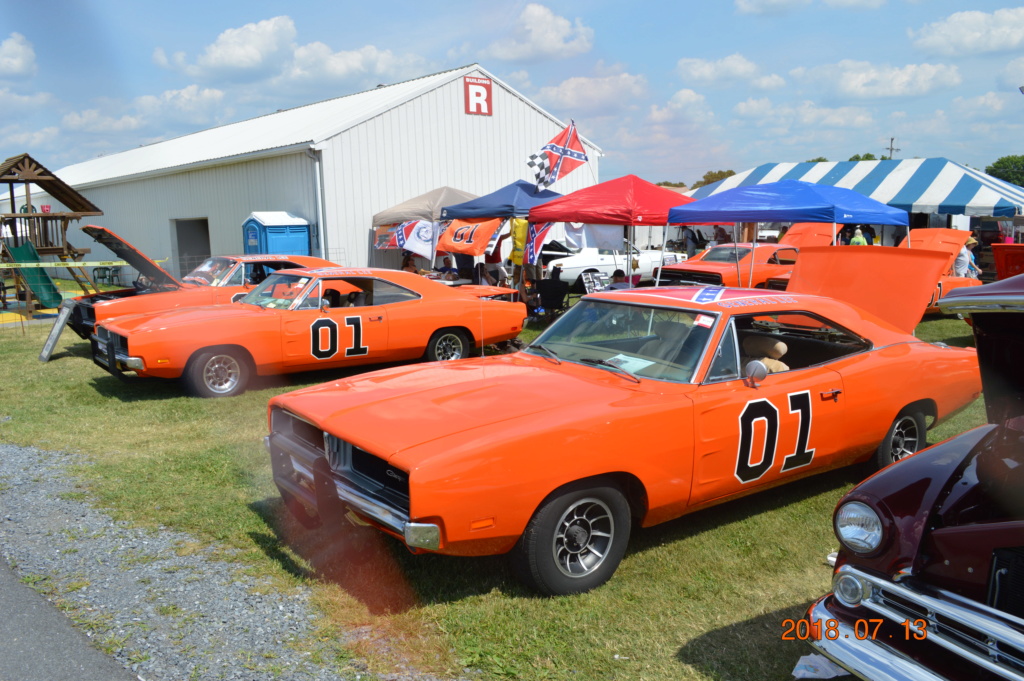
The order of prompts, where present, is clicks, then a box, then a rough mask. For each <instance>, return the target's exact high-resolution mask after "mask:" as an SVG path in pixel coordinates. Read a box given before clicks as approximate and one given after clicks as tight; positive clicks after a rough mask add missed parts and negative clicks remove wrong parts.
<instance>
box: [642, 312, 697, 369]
mask: <svg viewBox="0 0 1024 681" xmlns="http://www.w3.org/2000/svg"><path fill="white" fill-rule="evenodd" d="M652 331H654V333H655V334H657V336H658V337H657V338H653V339H651V340H649V341H647V342H646V343H644V344H643V345H642V346H641V347H640V354H641V355H647V356H648V357H657V358H658V359H666V360H667V359H669V358H670V357H672V356H674V355H675V353H676V352H678V351H679V348H680V346H682V344H683V341H684V340H686V336H687V335H689V333H690V328H689V327H688V326H686V324H682V323H680V322H672V321H667V320H666V321H660V322H655V323H654V327H653V328H652Z"/></svg>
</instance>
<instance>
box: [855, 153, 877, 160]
mask: <svg viewBox="0 0 1024 681" xmlns="http://www.w3.org/2000/svg"><path fill="white" fill-rule="evenodd" d="M850 160H851V161H877V160H878V159H877V158H876V157H875V155H874V154H854V155H853V156H851V157H850Z"/></svg>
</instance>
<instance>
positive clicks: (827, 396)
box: [821, 390, 843, 402]
mask: <svg viewBox="0 0 1024 681" xmlns="http://www.w3.org/2000/svg"><path fill="white" fill-rule="evenodd" d="M842 392H843V391H842V390H826V391H825V392H823V393H821V399H823V400H832V401H833V402H838V401H839V395H840V394H841V393H842Z"/></svg>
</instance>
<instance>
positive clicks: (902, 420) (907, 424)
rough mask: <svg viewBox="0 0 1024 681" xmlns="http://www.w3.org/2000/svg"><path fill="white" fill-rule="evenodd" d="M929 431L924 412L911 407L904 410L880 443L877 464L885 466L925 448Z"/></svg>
mask: <svg viewBox="0 0 1024 681" xmlns="http://www.w3.org/2000/svg"><path fill="white" fill-rule="evenodd" d="M927 431H928V425H927V423H926V422H925V417H924V414H922V413H921V412H919V411H916V410H913V409H911V408H909V407H908V408H907V409H905V410H903V411H902V412H900V414H899V416H897V417H896V420H895V421H893V422H892V425H891V426H889V431H888V432H887V433H886V434H885V439H883V440H882V442H881V444H879V445H878V451H877V453H876V454H875V464H876V465H877V466H878V468H885V467H886V466H888V465H889V464H892V463H896V462H897V461H899V460H900V459H905V458H907V457H908V456H910V455H911V454H914V453H916V452H919V451H920V450H922V449H924V448H925V447H926V446H927V444H928V443H927V442H926V441H925V438H926V437H927Z"/></svg>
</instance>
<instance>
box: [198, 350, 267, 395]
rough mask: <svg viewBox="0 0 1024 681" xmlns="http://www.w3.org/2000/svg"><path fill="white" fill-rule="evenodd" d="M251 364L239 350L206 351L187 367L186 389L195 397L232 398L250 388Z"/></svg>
mask: <svg viewBox="0 0 1024 681" xmlns="http://www.w3.org/2000/svg"><path fill="white" fill-rule="evenodd" d="M250 373H251V371H250V369H249V362H248V359H247V358H246V357H243V356H242V354H241V353H239V352H238V351H237V350H205V351H201V352H199V353H197V354H195V355H194V356H193V357H192V359H190V360H189V362H188V366H187V367H185V373H184V375H183V376H182V378H183V379H184V381H185V390H186V391H187V392H188V393H189V394H190V395H193V396H195V397H233V396H235V395H241V394H242V393H244V392H245V389H246V388H247V387H248V385H249V374H250Z"/></svg>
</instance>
